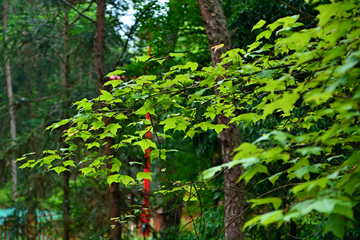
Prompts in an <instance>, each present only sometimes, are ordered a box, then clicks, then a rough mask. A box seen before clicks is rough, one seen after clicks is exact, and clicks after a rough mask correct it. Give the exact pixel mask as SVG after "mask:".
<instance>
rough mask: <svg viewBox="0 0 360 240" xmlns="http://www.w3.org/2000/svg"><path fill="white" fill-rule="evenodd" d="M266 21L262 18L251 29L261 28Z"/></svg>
mask: <svg viewBox="0 0 360 240" xmlns="http://www.w3.org/2000/svg"><path fill="white" fill-rule="evenodd" d="M265 23H266V21H265V20H262V19H261V20H260V21H258V22H257V23H256V24H255V26H254V27H253V28H252V29H251V31H254V30H255V29H258V28H261V27H262V26H264V25H265Z"/></svg>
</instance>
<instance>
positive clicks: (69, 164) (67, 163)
mask: <svg viewBox="0 0 360 240" xmlns="http://www.w3.org/2000/svg"><path fill="white" fill-rule="evenodd" d="M63 164H64V166H65V167H67V166H72V167H76V166H75V163H74V161H73V160H68V161H65V162H63Z"/></svg>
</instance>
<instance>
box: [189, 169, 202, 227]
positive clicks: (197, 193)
mask: <svg viewBox="0 0 360 240" xmlns="http://www.w3.org/2000/svg"><path fill="white" fill-rule="evenodd" d="M189 176H190V180H191V183H192V184H193V186H194V188H195V192H196V195H197V197H198V198H199V203H200V215H199V216H198V217H197V218H196V220H197V219H199V218H201V217H202V214H203V209H202V203H201V197H200V194H199V192H198V190H197V188H196V185H195V183H194V180H193V179H192V176H191V173H189ZM200 189H201V188H200ZM195 227H196V226H195V224H194V228H195ZM200 231H201V219H200V225H199V232H200Z"/></svg>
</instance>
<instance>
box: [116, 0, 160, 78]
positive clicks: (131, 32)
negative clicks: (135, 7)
mask: <svg viewBox="0 0 360 240" xmlns="http://www.w3.org/2000/svg"><path fill="white" fill-rule="evenodd" d="M157 1H158V0H155V1H154V2H152V3H150V4H149V6H147V7H146V8H145V9H144V10H143V11H142V12H141V13H140V16H139V17H138V18H137V19H136V21H135V23H134V24H133V25H132V27H131V28H130V31H129V33H128V34H127V39H126V42H125V46H124V48H123V50H122V52H121V54H120V56H119V58H118V59H117V61H116V63H115V64H114V67H113V70H112V71H115V70H116V67H117V65H119V63H120V60H121V58H122V57H123V55H124V53H125V51H126V49H127V46H128V44H129V40H130V39H131V35H132V34H133V32H134V30H135V27H136V25H137V24H138V23H139V21H140V19H141V18H142V17H143V15H144V14H145V13H146V12H147V11H148V10H149V9H150V8H151V7H152V6H153V5H154V4H155V3H156V2H157Z"/></svg>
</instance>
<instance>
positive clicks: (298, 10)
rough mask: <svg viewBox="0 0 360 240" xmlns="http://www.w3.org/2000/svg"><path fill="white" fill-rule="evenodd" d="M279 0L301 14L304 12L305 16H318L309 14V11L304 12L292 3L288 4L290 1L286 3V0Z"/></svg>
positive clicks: (313, 17)
mask: <svg viewBox="0 0 360 240" xmlns="http://www.w3.org/2000/svg"><path fill="white" fill-rule="evenodd" d="M278 2H280V3H282V4H284V5H286V6H287V7H289V8H291V9H293V10H295V11H297V12H299V13H300V14H303V15H305V16H308V17H310V18H312V19H315V18H316V17H315V16H313V15H311V14H309V13H306V12H303V11H302V10H301V9H297V8H296V7H294V6H291V5H290V4H288V3H286V2H284V1H282V0H278Z"/></svg>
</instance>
